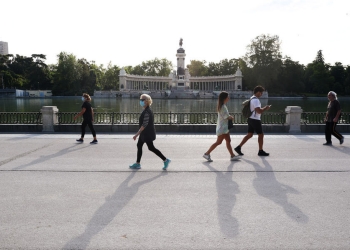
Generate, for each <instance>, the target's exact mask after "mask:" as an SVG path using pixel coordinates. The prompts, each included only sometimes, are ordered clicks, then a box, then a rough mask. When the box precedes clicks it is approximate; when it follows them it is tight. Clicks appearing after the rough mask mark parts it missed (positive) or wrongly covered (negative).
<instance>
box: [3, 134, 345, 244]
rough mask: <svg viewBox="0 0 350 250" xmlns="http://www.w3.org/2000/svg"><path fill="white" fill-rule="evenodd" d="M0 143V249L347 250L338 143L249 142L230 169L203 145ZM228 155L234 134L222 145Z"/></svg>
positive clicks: (176, 140) (300, 139) (12, 138)
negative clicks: (140, 149)
mask: <svg viewBox="0 0 350 250" xmlns="http://www.w3.org/2000/svg"><path fill="white" fill-rule="evenodd" d="M78 137H79V135H76V134H74V135H73V134H0V143H1V153H0V249H349V248H350V233H349V232H350V164H349V159H350V157H349V156H350V135H345V142H344V144H343V145H339V142H338V141H337V140H336V139H333V146H332V147H329V146H323V145H322V144H323V143H324V142H325V139H324V135H304V134H303V135H273V134H269V135H265V146H264V149H265V151H267V152H269V153H270V156H269V157H265V158H262V157H259V156H257V153H258V150H257V149H258V146H257V136H256V135H255V136H254V137H253V138H252V139H251V140H250V141H248V143H247V144H246V145H245V146H244V147H243V148H242V151H243V153H244V154H245V155H244V156H243V158H242V159H241V160H240V161H237V162H230V161H229V154H228V152H227V150H226V147H225V145H224V143H223V144H222V145H220V146H219V147H218V148H217V149H216V150H215V151H214V152H213V153H212V154H211V156H212V159H213V160H214V161H213V162H211V163H208V162H206V161H205V159H203V158H202V155H203V153H204V152H205V151H206V150H207V149H208V148H209V146H210V145H211V144H212V143H214V141H215V139H216V136H215V135H189V134H186V135H184V134H182V135H180V134H168V135H167V134H161V135H158V137H157V140H156V141H155V146H156V147H157V148H158V149H160V150H161V151H162V153H163V154H164V155H165V156H166V157H168V158H170V159H171V160H172V162H171V164H170V165H169V168H168V170H167V171H162V166H163V164H162V162H161V160H160V159H159V158H157V157H156V156H155V155H154V154H153V153H151V152H149V151H148V149H147V146H146V145H144V154H143V158H142V161H141V165H142V169H140V170H138V171H132V170H130V169H129V168H128V166H129V164H131V163H134V161H135V160H136V142H135V141H133V140H132V135H131V134H111V135H108V134H98V140H99V144H97V145H90V144H89V142H90V141H91V135H90V134H87V136H86V140H85V142H84V143H83V144H78V143H76V142H75V139H77V138H78ZM231 138H232V146H234V147H235V146H236V145H237V144H238V143H239V142H240V141H241V139H242V138H243V135H231Z"/></svg>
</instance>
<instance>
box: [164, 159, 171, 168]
mask: <svg viewBox="0 0 350 250" xmlns="http://www.w3.org/2000/svg"><path fill="white" fill-rule="evenodd" d="M170 162H171V160H170V159H166V160H165V162H164V167H163V170H166V169H167V168H168V166H169V164H170Z"/></svg>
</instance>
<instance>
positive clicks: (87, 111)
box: [74, 93, 98, 144]
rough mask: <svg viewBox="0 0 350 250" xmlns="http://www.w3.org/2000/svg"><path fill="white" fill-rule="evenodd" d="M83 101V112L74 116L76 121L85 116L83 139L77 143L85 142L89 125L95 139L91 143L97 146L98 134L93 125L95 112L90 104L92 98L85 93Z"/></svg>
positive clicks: (82, 125)
mask: <svg viewBox="0 0 350 250" xmlns="http://www.w3.org/2000/svg"><path fill="white" fill-rule="evenodd" d="M81 100H82V101H83V102H84V103H83V105H82V106H81V111H80V113H79V114H77V115H76V116H74V120H75V119H77V118H78V117H79V116H83V123H82V124H81V137H80V139H77V142H84V136H85V128H86V125H88V126H89V129H90V131H91V133H92V136H93V137H94V139H93V141H92V142H90V143H91V144H96V143H97V142H98V141H97V139H96V132H95V129H94V126H93V124H92V123H93V122H94V111H93V109H92V107H91V103H90V102H91V97H90V95H89V94H86V93H83V96H82V97H81Z"/></svg>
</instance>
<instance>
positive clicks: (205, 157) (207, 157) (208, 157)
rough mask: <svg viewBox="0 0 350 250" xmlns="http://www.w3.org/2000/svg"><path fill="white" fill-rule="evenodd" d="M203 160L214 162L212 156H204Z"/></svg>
mask: <svg viewBox="0 0 350 250" xmlns="http://www.w3.org/2000/svg"><path fill="white" fill-rule="evenodd" d="M203 158H204V159H206V160H207V161H208V162H212V161H213V160H212V159H211V158H210V155H206V154H204V155H203Z"/></svg>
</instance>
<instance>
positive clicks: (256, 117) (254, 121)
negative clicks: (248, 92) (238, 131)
mask: <svg viewBox="0 0 350 250" xmlns="http://www.w3.org/2000/svg"><path fill="white" fill-rule="evenodd" d="M264 91H265V89H264V88H263V87H262V86H260V85H259V86H256V87H255V88H254V90H253V92H254V95H253V96H252V97H251V98H250V111H251V112H252V114H251V116H250V117H249V118H248V133H247V135H246V136H245V137H244V138H243V140H242V141H241V143H240V144H239V145H238V146H237V147H235V151H236V152H237V154H239V155H244V154H243V153H242V151H241V149H242V147H243V145H244V144H245V143H246V142H247V141H248V140H249V139H250V138H252V137H253V134H254V132H256V133H257V134H258V144H259V152H258V155H259V156H269V153H266V152H265V151H264V150H263V145H264V133H263V131H262V124H261V119H260V117H261V114H262V113H263V112H265V111H266V110H269V109H270V107H271V105H267V106H265V107H263V108H261V103H260V100H259V98H260V97H261V96H262V94H263V92H264Z"/></svg>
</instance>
